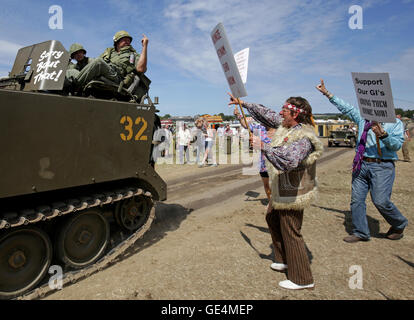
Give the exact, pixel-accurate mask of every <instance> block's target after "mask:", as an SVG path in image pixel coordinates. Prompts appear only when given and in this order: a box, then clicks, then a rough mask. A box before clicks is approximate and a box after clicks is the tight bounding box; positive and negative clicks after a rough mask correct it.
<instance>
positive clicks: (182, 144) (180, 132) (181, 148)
mask: <svg viewBox="0 0 414 320" xmlns="http://www.w3.org/2000/svg"><path fill="white" fill-rule="evenodd" d="M176 139H177V150H178V155H179V164H184V163H185V161H184V154H185V159H186V161H187V162H189V149H188V147H189V145H190V141H191V133H190V130H188V128H187V125H186V124H185V123H182V122H178V123H177V138H176Z"/></svg>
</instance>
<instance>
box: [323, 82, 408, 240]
mask: <svg viewBox="0 0 414 320" xmlns="http://www.w3.org/2000/svg"><path fill="white" fill-rule="evenodd" d="M353 78H354V83H355V88H356V92H357V97H358V99H359V104H360V108H361V110H360V109H358V108H356V107H353V106H351V105H350V104H348V103H346V102H345V101H343V100H342V99H340V98H338V97H336V96H334V95H333V94H331V93H330V92H329V91H328V90H327V89H326V87H325V84H324V82H323V80H322V79H321V83H320V84H319V85H318V86H317V87H316V89H318V90H319V91H320V92H321V93H322V94H323V95H325V96H326V97H327V98H328V99H329V101H330V102H331V103H332V104H333V105H334V106H336V107H337V108H338V109H339V111H341V112H342V113H343V114H345V115H347V116H348V117H350V118H351V120H352V121H354V122H355V123H357V124H358V128H359V138H358V139H359V143H358V144H357V153H356V156H355V159H354V164H353V174H352V196H351V214H352V223H353V225H354V229H353V234H352V235H349V236H347V237H345V238H344V241H345V242H349V243H353V242H358V241H367V240H369V238H370V233H369V228H368V221H367V217H366V205H365V199H366V197H367V194H368V191H370V192H371V198H372V201H373V203H374V205H375V207H376V208H377V209H378V211H379V212H380V213H381V215H382V216H383V217H384V219H385V220H386V221H387V222H388V223H389V224H390V225H391V227H390V229H389V230H388V232H387V234H386V237H387V238H388V239H391V240H399V239H401V238H402V237H403V232H404V228H405V227H406V226H407V224H408V220H407V218H405V217H404V216H403V215H402V214H401V212H400V211H399V210H398V208H397V207H396V206H395V205H394V204H393V203H392V202H391V199H390V198H391V192H392V186H393V183H394V179H395V164H394V161H395V160H398V156H397V151H398V150H399V149H400V148H401V146H402V144H403V142H404V135H403V124H402V122H401V121H400V120H399V119H395V116H393V117H391V118H390V117H389V115H390V113H391V114H394V108H393V106H392V109H389V105H390V100H391V101H392V95H391V94H389V95H388V97H391V99H388V100H387V91H388V92H389V93H391V86H389V85H388V86H386V88H385V89H384V90H381V89H378V88H375V86H381V85H384V83H385V82H386V81H385V80H386V79H385V80H384V79H379V78H377V79H376V80H367V79H360V78H355V74H353ZM359 85H361V86H365V87H366V88H364V87H359ZM377 97H378V98H377ZM369 120H373V121H369ZM375 120H376V121H375ZM378 120H379V121H383V123H380V122H379V121H378ZM384 122H386V123H384Z"/></svg>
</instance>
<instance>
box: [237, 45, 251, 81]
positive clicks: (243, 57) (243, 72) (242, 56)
mask: <svg viewBox="0 0 414 320" xmlns="http://www.w3.org/2000/svg"><path fill="white" fill-rule="evenodd" d="M234 60H236V64H237V69H239V73H240V77H241V79H242V81H243V83H244V84H246V82H247V67H248V66H249V48H246V49H243V50H241V51H239V52H237V53H236V54H235V55H234Z"/></svg>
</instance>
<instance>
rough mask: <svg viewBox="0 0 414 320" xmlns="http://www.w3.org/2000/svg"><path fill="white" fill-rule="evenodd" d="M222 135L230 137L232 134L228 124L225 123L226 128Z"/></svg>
mask: <svg viewBox="0 0 414 320" xmlns="http://www.w3.org/2000/svg"><path fill="white" fill-rule="evenodd" d="M224 135H226V136H228V137H231V136H232V135H233V130H231V128H230V125H229V124H228V125H226V129H225V130H224Z"/></svg>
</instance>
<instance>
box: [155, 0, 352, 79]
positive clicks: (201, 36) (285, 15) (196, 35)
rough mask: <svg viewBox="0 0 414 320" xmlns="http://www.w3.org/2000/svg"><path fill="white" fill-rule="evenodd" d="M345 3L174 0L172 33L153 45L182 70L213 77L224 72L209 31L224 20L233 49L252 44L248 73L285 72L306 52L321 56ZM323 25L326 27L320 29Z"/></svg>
mask: <svg viewBox="0 0 414 320" xmlns="http://www.w3.org/2000/svg"><path fill="white" fill-rule="evenodd" d="M344 8H345V7H343V6H341V5H338V2H332V3H331V4H329V5H327V4H325V2H322V1H312V2H311V3H309V2H307V3H304V2H303V1H298V0H290V1H277V2H276V1H273V0H271V1H260V2H254V3H253V2H251V1H240V0H237V1H235V0H232V1H222V0H213V1H207V2H206V1H201V0H193V1H186V2H184V1H181V0H176V1H174V2H172V3H171V4H170V5H169V6H168V7H167V8H165V10H164V12H163V15H164V18H165V21H164V25H163V28H164V30H169V32H167V34H174V37H172V38H166V37H162V36H160V38H159V39H157V48H156V49H157V50H159V51H160V52H164V53H165V55H166V56H167V57H168V61H169V63H170V64H171V62H173V65H174V66H176V67H177V68H178V69H180V70H181V71H183V72H184V73H189V74H193V75H195V76H196V77H198V78H200V79H203V80H205V81H208V82H217V81H219V78H220V79H222V78H223V76H222V71H221V68H220V65H219V62H218V60H217V55H216V53H215V51H214V47H213V44H212V42H211V39H210V32H211V30H212V29H213V27H214V26H215V25H216V24H217V23H218V22H222V23H223V25H224V27H225V29H226V33H227V35H228V37H229V40H230V42H231V45H232V49H233V51H234V52H236V51H238V50H241V49H243V48H245V47H250V50H251V51H250V52H251V59H250V61H251V62H250V66H249V74H261V75H266V74H268V72H269V70H272V71H273V72H280V73H283V72H289V71H292V70H295V69H296V70H297V69H298V67H299V68H305V67H306V66H307V64H308V63H307V62H308V60H309V57H312V56H320V55H319V54H320V53H321V52H322V51H323V50H324V49H325V48H326V47H327V45H328V42H329V40H330V39H332V37H333V35H334V32H335V30H336V29H337V28H338V24H339V23H340V22H341V20H342V18H341V16H343V12H345V9H344ZM321 29H322V30H324V32H318V30H321ZM154 51H155V50H154ZM331 51H332V50H331ZM332 56H333V54H332ZM164 60H166V59H164Z"/></svg>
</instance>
